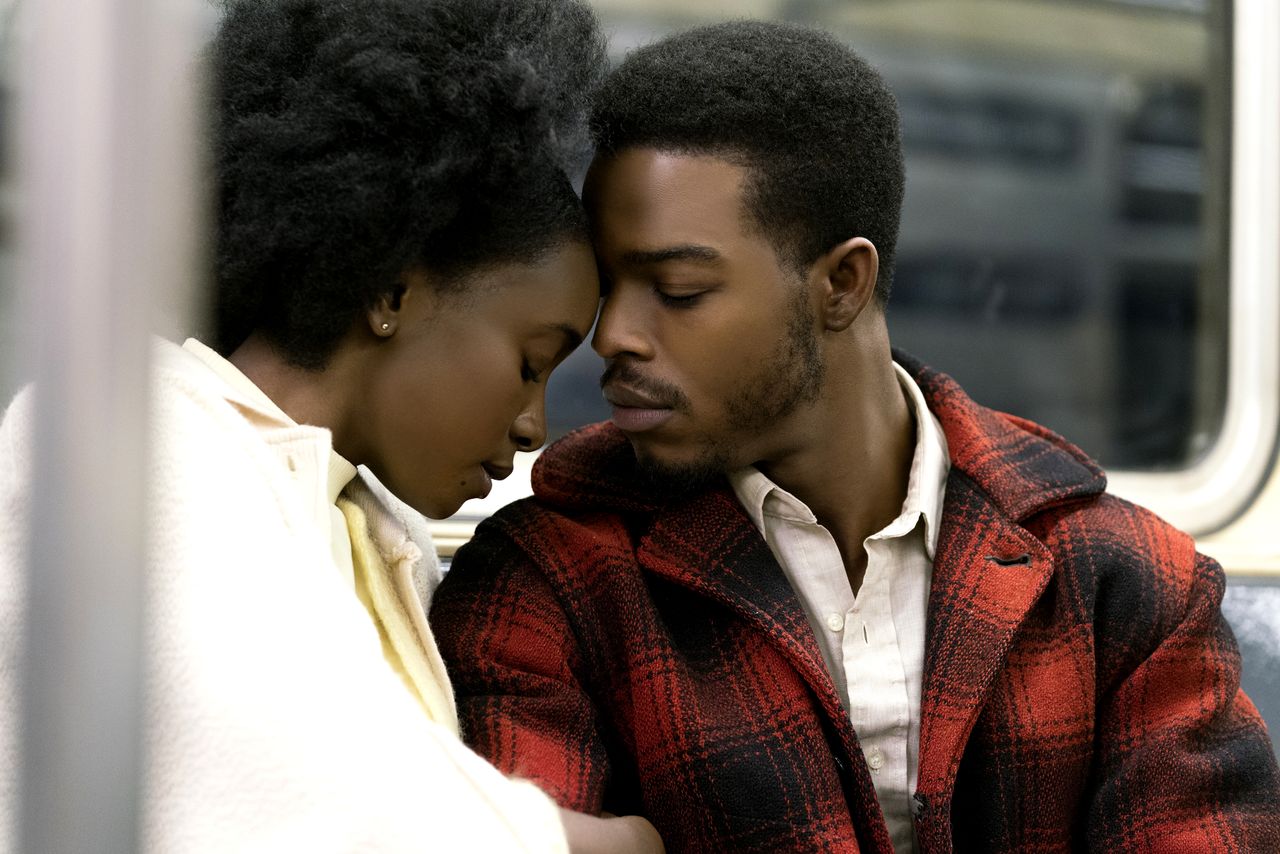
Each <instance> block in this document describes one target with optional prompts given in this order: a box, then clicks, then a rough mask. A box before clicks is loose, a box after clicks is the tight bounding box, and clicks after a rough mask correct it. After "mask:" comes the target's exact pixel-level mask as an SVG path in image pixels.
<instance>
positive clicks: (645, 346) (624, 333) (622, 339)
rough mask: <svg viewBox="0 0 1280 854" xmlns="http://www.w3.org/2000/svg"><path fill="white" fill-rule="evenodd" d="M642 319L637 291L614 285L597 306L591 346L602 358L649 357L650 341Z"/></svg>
mask: <svg viewBox="0 0 1280 854" xmlns="http://www.w3.org/2000/svg"><path fill="white" fill-rule="evenodd" d="M645 318H646V312H645V311H644V307H643V305H642V304H641V301H640V300H639V299H637V294H635V293H632V292H631V290H630V289H628V290H626V291H624V290H622V289H620V288H618V287H614V288H613V289H612V290H611V291H610V292H609V295H608V296H606V297H605V298H604V304H603V305H601V306H600V317H599V319H598V320H597V321H596V332H595V335H593V336H592V337H591V348H592V349H593V350H595V351H596V352H597V353H599V354H600V355H601V356H602V357H603V358H604V359H606V360H609V359H616V358H617V357H618V356H622V355H631V356H634V357H637V358H640V359H650V358H652V357H653V342H652V337H651V335H650V334H649V332H648V330H647V329H646V321H645Z"/></svg>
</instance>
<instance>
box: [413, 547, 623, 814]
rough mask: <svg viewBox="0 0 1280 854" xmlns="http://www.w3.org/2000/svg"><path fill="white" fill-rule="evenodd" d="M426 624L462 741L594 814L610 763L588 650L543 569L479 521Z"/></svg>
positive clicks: (559, 798)
mask: <svg viewBox="0 0 1280 854" xmlns="http://www.w3.org/2000/svg"><path fill="white" fill-rule="evenodd" d="M431 625H432V630H433V632H434V633H435V635H436V640H437V643H438V644H439V646H440V652H441V655H442V656H443V657H444V660H445V664H446V666H447V667H448V670H449V675H450V678H451V679H452V681H453V686H454V691H455V693H456V696H457V701H458V717H459V721H460V723H461V727H462V736H463V739H464V740H465V741H467V743H468V744H470V745H471V746H472V748H474V749H475V750H476V752H477V753H479V754H480V755H481V756H484V757H485V758H487V759H488V760H489V761H490V762H492V763H493V764H494V765H496V766H497V767H498V768H499V769H500V770H502V771H504V772H506V773H507V774H510V775H512V776H514V777H518V778H522V779H527V780H531V781H533V782H534V783H536V784H538V785H539V786H540V787H541V788H542V789H543V790H544V791H545V792H547V793H548V794H549V795H551V797H553V798H554V799H555V800H556V801H558V802H559V803H560V805H561V806H563V807H565V808H567V809H572V810H578V811H581V812H587V813H597V812H599V811H600V810H601V808H602V804H603V799H604V790H605V784H606V781H607V777H608V773H609V765H608V758H607V754H606V750H605V747H604V742H603V739H602V738H601V734H600V731H599V725H598V718H597V714H596V706H595V703H594V702H593V701H592V698H591V696H590V694H589V689H588V680H587V679H586V677H585V675H584V673H585V669H586V656H587V652H586V651H585V650H584V649H583V648H582V645H581V644H580V642H579V638H578V636H577V634H576V633H575V630H574V626H573V624H572V622H571V619H570V615H569V613H568V612H567V610H566V608H565V607H563V606H562V602H561V599H560V598H559V597H558V595H557V591H556V589H554V588H553V585H552V583H551V582H550V580H549V579H548V577H547V574H546V573H545V572H543V571H542V570H541V569H540V568H539V567H538V566H536V565H535V563H534V561H533V560H531V559H530V558H529V557H528V555H527V554H526V553H525V552H524V551H522V550H521V549H520V548H519V547H518V546H516V545H515V544H514V543H512V542H511V541H510V540H509V539H508V538H507V537H506V536H505V535H504V534H503V533H502V532H500V531H497V530H494V529H493V528H492V527H490V526H486V525H482V526H481V528H480V530H479V531H478V532H477V534H476V537H475V538H474V539H473V540H472V541H471V542H470V543H468V544H467V545H466V546H464V547H463V548H462V549H460V550H459V551H458V554H457V556H456V557H455V558H454V561H453V565H452V567H451V568H450V570H449V572H448V573H447V574H446V575H445V579H444V582H443V583H442V584H441V585H440V588H439V589H438V590H437V591H436V595H435V599H434V601H433V604H432V610H431Z"/></svg>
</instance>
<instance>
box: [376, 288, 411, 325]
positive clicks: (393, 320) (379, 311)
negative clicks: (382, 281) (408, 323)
mask: <svg viewBox="0 0 1280 854" xmlns="http://www.w3.org/2000/svg"><path fill="white" fill-rule="evenodd" d="M408 290H409V289H408V287H407V286H406V285H405V284H404V283H403V282H397V283H396V286H395V287H394V288H392V289H391V290H389V291H387V292H386V293H384V294H383V295H382V296H380V297H378V299H377V300H375V301H374V303H373V305H372V306H370V307H369V311H368V312H367V314H368V320H369V329H370V330H371V331H372V332H373V334H374V335H376V336H377V337H379V338H390V337H391V336H392V335H395V334H396V329H397V328H398V327H399V325H400V311H401V309H402V308H403V306H404V299H405V295H406V294H407V292H408Z"/></svg>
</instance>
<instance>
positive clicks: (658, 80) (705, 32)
mask: <svg viewBox="0 0 1280 854" xmlns="http://www.w3.org/2000/svg"><path fill="white" fill-rule="evenodd" d="M591 129H592V134H593V136H594V137H595V141H596V145H597V146H598V149H599V152H600V153H601V154H604V155H606V156H607V155H608V154H609V153H611V152H618V151H621V150H623V149H625V148H628V147H645V148H656V149H659V150H665V151H672V152H678V153H687V154H711V155H716V156H723V157H725V158H727V159H730V160H732V161H733V162H737V163H740V164H741V165H743V166H745V167H746V168H747V169H748V172H749V178H748V185H747V188H746V191H745V199H744V201H745V204H746V207H747V212H748V214H749V215H750V216H751V218H752V219H753V220H754V221H755V223H756V224H757V226H758V227H759V229H760V231H761V233H762V234H763V235H764V236H765V237H766V238H767V239H769V240H770V242H771V243H772V245H773V246H774V248H775V249H776V250H777V251H778V253H779V255H780V256H781V257H782V258H783V260H784V261H786V262H789V263H790V264H792V265H793V266H794V267H795V268H796V269H799V270H802V269H804V267H806V266H807V265H808V264H810V263H812V262H813V261H815V260H816V259H817V258H818V257H820V256H821V255H822V254H823V253H824V252H827V251H828V250H830V249H831V248H832V247H834V246H836V245H838V244H840V243H841V242H843V241H845V240H847V239H848V238H850V237H855V236H861V237H865V238H867V239H868V240H870V241H871V242H872V243H874V244H875V246H876V249H877V250H878V252H879V256H880V278H879V282H878V283H877V285H876V295H877V298H878V300H879V301H880V303H881V304H882V305H883V304H884V302H885V301H886V300H887V299H888V295H889V287H890V282H891V278H892V269H893V253H894V245H895V243H896V242H897V236H898V219H899V214H900V212H901V207H902V193H903V182H904V176H903V162H902V149H901V142H900V138H899V126H898V108H897V102H896V101H895V99H894V97H893V94H892V93H891V92H890V91H889V89H888V87H887V86H886V85H885V83H884V81H883V80H882V79H881V77H880V75H879V74H878V73H877V72H876V71H875V70H874V69H873V68H872V67H871V66H870V65H868V64H867V63H866V62H865V61H864V60H863V59H862V58H860V57H859V56H857V55H856V54H855V53H854V52H853V51H852V50H850V49H849V48H848V47H846V46H845V45H843V44H841V43H840V42H839V41H837V40H836V39H835V38H834V37H832V36H831V35H829V34H827V33H824V32H821V31H819V30H814V29H810V28H807V27H802V26H798V25H794V24H784V23H776V22H764V21H732V22H729V23H722V24H713V25H710V26H705V27H698V28H695V29H691V30H687V31H685V32H681V33H677V34H676V35H673V36H670V37H668V38H666V39H663V40H661V41H659V42H656V43H654V44H651V45H647V46H645V47H642V48H639V49H638V50H635V51H633V52H632V53H631V54H630V55H628V56H627V58H626V59H625V60H624V61H623V62H622V63H621V65H619V66H618V68H617V69H616V70H614V71H613V72H612V73H611V74H610V75H609V77H608V79H607V80H606V81H605V83H604V85H603V87H602V88H601V91H600V94H599V96H598V98H597V101H596V104H595V106H594V108H593V111H592V117H591Z"/></svg>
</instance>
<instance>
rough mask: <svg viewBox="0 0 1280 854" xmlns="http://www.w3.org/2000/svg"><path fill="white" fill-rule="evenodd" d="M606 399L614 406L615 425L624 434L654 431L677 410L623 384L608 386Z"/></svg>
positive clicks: (605, 389)
mask: <svg viewBox="0 0 1280 854" xmlns="http://www.w3.org/2000/svg"><path fill="white" fill-rule="evenodd" d="M604 399H605V400H607V401H609V403H611V404H613V418H612V420H613V423H614V424H616V425H617V426H618V429H619V430H622V431H623V432H624V433H643V432H644V431H646V430H653V429H654V428H656V427H659V426H661V425H662V424H664V423H665V422H666V421H667V420H668V419H669V418H671V416H672V415H674V414H675V410H674V409H673V408H672V407H671V406H670V405H668V404H666V403H664V402H663V401H660V400H657V399H655V398H654V397H652V396H650V395H648V394H645V393H644V392H642V391H640V390H638V389H635V388H631V387H630V386H625V385H621V384H614V383H609V384H607V385H606V386H605V387H604Z"/></svg>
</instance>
